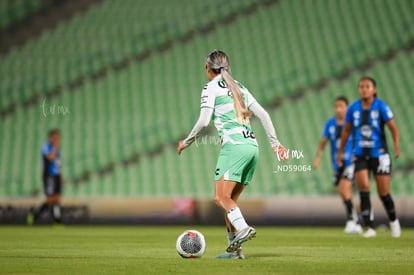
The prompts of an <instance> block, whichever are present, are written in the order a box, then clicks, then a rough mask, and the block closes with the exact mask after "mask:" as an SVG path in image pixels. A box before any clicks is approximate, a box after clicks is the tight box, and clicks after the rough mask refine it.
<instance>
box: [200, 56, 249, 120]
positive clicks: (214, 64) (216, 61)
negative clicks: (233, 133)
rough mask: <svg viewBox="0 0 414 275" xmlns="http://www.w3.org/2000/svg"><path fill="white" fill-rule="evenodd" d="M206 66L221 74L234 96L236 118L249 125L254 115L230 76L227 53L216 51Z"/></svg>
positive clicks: (207, 59) (208, 57) (208, 58)
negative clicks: (249, 120)
mask: <svg viewBox="0 0 414 275" xmlns="http://www.w3.org/2000/svg"><path fill="white" fill-rule="evenodd" d="M206 65H207V66H208V67H210V69H211V70H212V72H213V73H215V74H221V76H222V77H223V79H224V81H225V82H226V84H227V87H228V88H229V90H230V92H231V93H232V94H233V100H234V109H235V110H236V118H237V121H238V122H239V123H243V124H244V123H248V119H249V118H250V117H251V116H252V113H251V112H250V111H249V110H248V109H247V106H246V103H245V102H244V98H243V93H242V92H241V91H240V87H239V85H238V84H237V83H236V81H234V79H233V77H232V76H231V75H230V73H229V70H230V62H229V58H228V56H227V55H226V53H225V52H222V51H219V50H214V51H213V52H211V53H210V54H209V55H208V56H207V58H206Z"/></svg>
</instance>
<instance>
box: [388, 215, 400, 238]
mask: <svg viewBox="0 0 414 275" xmlns="http://www.w3.org/2000/svg"><path fill="white" fill-rule="evenodd" d="M390 228H391V236H392V237H394V238H399V237H400V236H401V226H400V221H399V220H398V219H396V220H395V221H393V222H390Z"/></svg>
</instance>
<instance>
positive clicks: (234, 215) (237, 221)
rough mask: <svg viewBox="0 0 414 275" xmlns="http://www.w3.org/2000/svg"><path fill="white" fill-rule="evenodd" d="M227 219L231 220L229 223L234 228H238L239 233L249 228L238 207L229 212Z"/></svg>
mask: <svg viewBox="0 0 414 275" xmlns="http://www.w3.org/2000/svg"><path fill="white" fill-rule="evenodd" d="M227 217H228V218H229V221H230V222H231V224H232V225H233V226H234V228H236V230H237V231H240V230H242V229H244V228H246V227H248V225H247V223H246V221H245V220H244V217H243V215H242V213H241V212H240V208H238V207H234V208H233V209H230V211H229V212H227Z"/></svg>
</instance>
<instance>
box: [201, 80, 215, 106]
mask: <svg viewBox="0 0 414 275" xmlns="http://www.w3.org/2000/svg"><path fill="white" fill-rule="evenodd" d="M214 101H215V95H214V93H213V92H212V91H211V90H210V91H209V89H208V86H207V85H206V86H205V87H204V89H203V91H202V92H201V103H200V108H211V109H214Z"/></svg>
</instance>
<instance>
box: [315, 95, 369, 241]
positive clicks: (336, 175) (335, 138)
mask: <svg viewBox="0 0 414 275" xmlns="http://www.w3.org/2000/svg"><path fill="white" fill-rule="evenodd" d="M334 107H335V116H334V117H332V118H330V119H329V120H328V121H327V122H326V124H325V127H324V130H323V134H322V135H323V136H322V139H321V141H320V143H319V146H318V151H317V153H316V157H315V160H314V161H313V166H314V168H315V169H318V167H319V164H320V161H321V156H322V153H323V150H324V149H325V145H326V143H328V141H329V142H330V144H331V160H332V168H333V179H334V184H335V186H336V190H337V191H338V193H339V194H340V195H341V197H342V199H343V201H344V205H345V210H346V216H347V222H346V225H345V229H344V232H345V233H347V234H360V233H362V228H361V225H359V224H358V216H357V214H356V211H355V210H354V207H353V205H352V180H353V178H354V164H353V163H352V139H351V138H348V141H347V143H346V146H345V153H344V154H343V158H342V160H343V162H344V165H343V166H338V164H337V163H336V151H337V149H338V145H339V140H340V138H341V132H342V128H343V126H344V120H345V114H346V109H347V107H348V100H347V99H346V97H343V96H339V97H337V98H336V99H335V105H334Z"/></svg>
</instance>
